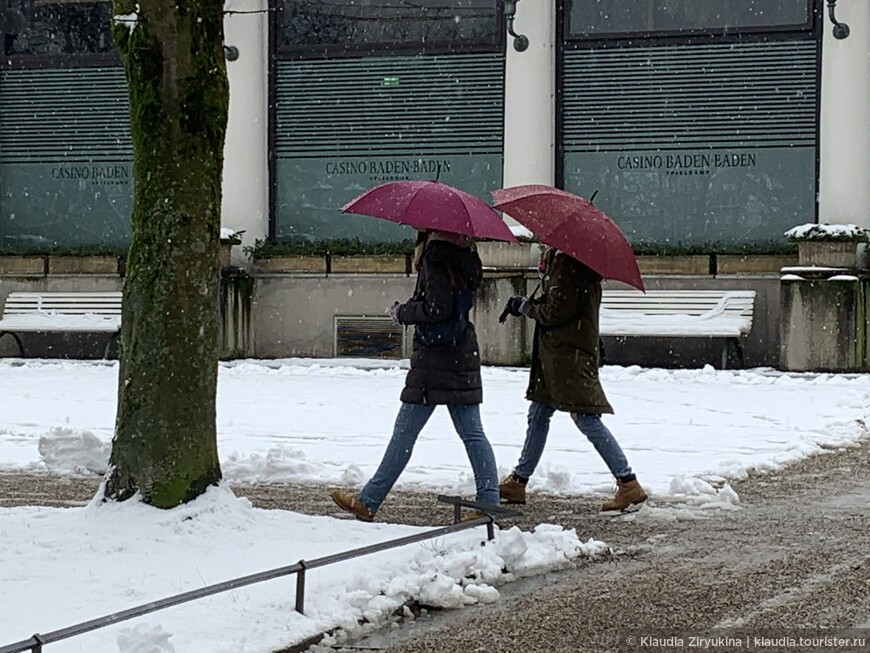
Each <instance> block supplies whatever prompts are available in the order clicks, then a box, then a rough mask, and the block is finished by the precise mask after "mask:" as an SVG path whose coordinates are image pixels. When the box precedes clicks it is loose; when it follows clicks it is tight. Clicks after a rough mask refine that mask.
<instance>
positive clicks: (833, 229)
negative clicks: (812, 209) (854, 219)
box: [785, 223, 870, 243]
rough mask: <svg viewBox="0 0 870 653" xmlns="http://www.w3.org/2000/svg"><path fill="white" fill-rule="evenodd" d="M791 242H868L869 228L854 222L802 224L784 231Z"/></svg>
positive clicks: (869, 236) (869, 238)
mask: <svg viewBox="0 0 870 653" xmlns="http://www.w3.org/2000/svg"><path fill="white" fill-rule="evenodd" d="M785 237H786V238H787V239H788V240H789V241H791V242H806V241H818V242H827V243H866V242H870V230H868V229H865V228H864V227H859V226H858V225H854V224H813V223H809V224H802V225H799V226H797V227H793V228H792V229H789V230H788V231H786V232H785Z"/></svg>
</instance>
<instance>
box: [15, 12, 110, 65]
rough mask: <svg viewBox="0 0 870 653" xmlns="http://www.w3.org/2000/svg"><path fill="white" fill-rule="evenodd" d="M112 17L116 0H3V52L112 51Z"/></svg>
mask: <svg viewBox="0 0 870 653" xmlns="http://www.w3.org/2000/svg"><path fill="white" fill-rule="evenodd" d="M111 17H112V3H111V2H110V1H108V0H104V1H100V2H73V1H71V0H3V4H2V6H0V30H2V32H3V53H4V55H5V56H17V55H39V56H64V55H92V54H102V53H106V52H110V51H112V49H113V46H112V39H111V37H110V35H109V28H110V24H111V23H110V21H111Z"/></svg>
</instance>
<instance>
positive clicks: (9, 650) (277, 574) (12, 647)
mask: <svg viewBox="0 0 870 653" xmlns="http://www.w3.org/2000/svg"><path fill="white" fill-rule="evenodd" d="M438 500H439V501H442V502H446V503H451V504H453V506H454V523H453V524H451V525H450V526H442V527H441V528H435V529H432V530H428V531H424V532H423V533H417V534H416V535H408V536H406V537H401V538H399V539H396V540H388V541H386V542H380V543H378V544H370V545H369V546H364V547H360V548H358V549H351V550H350V551H344V552H342V553H334V554H333V555H328V556H324V557H322V558H315V559H313V560H300V561H299V562H297V563H295V564H292V565H287V566H285V567H278V568H277V569H270V570H269V571H261V572H259V573H256V574H250V575H248V576H242V577H240V578H234V579H232V580H227V581H224V582H222V583H216V584H214V585H206V586H205V587H201V588H199V589H196V590H191V591H190V592H183V593H181V594H176V595H174V596H169V597H167V598H165V599H159V600H157V601H152V602H151V603H145V604H143V605H139V606H136V607H135V608H129V609H127V610H122V611H121V612H115V613H113V614H110V615H106V616H105V617H98V618H97V619H91V620H90V621H85V622H82V623H79V624H76V625H74V626H69V627H67V628H61V629H60V630H53V631H51V632H48V633H36V634H35V635H33V636H31V637H29V638H28V639H25V640H22V641H20V642H15V643H14V644H7V645H6V646H0V653H26V652H27V651H31V652H32V653H42V649H43V647H44V646H45V645H46V644H53V643H55V642H59V641H61V640H64V639H69V638H70V637H75V636H77V635H83V634H85V633H88V632H91V631H93V630H98V629H100V628H105V627H106V626H111V625H112V624H116V623H119V622H121V621H127V620H128V619H134V618H136V617H141V616H142V615H145V614H148V613H150V612H156V611H158V610H163V609H165V608H170V607H172V606H175V605H179V604H181V603H187V602H189V601H195V600H197V599H201V598H205V597H206V596H211V595H213V594H220V593H221V592H228V591H229V590H233V589H236V588H239V587H245V586H246V585H253V584H254V583H262V582H264V581H267V580H273V579H275V578H281V577H283V576H290V575H292V574H296V606H295V609H296V612H298V613H299V614H304V609H305V573H306V572H307V571H308V570H309V569H317V568H318V567H325V566H326V565H331V564H333V563H336V562H344V561H345V560H351V559H353V558H359V557H361V556H364V555H368V554H370V553H378V552H380V551H386V550H388V549H395V548H397V547H400V546H405V545H406V544H414V543H415V542H422V541H424V540H429V539H433V538H436V537H441V536H443V535H449V534H451V533H456V532H458V531H462V530H466V529H468V528H474V527H475V526H480V525H483V524H486V535H487V539H489V540H492V539H493V538H494V537H495V529H494V527H493V523H494V520H493V517H492V515H496V516H498V517H502V518H507V517H518V516H520V515H521V514H522V513H520V512H517V511H516V510H509V509H506V508H496V507H493V506H489V505H484V504H479V503H477V502H474V501H465V500H464V499H460V498H459V497H448V496H439V497H438ZM461 507H466V508H474V509H476V510H479V511H481V512H486V513H487V514H486V515H484V516H481V517H478V518H477V519H472V520H469V521H466V522H461V523H458V522H459V515H460V508H461Z"/></svg>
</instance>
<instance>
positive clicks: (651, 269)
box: [637, 255, 710, 276]
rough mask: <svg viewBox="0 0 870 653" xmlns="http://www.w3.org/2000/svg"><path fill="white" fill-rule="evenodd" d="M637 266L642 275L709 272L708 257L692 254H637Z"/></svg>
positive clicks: (699, 273)
mask: <svg viewBox="0 0 870 653" xmlns="http://www.w3.org/2000/svg"><path fill="white" fill-rule="evenodd" d="M637 266H638V267H639V268H640V273H641V274H642V275H647V274H651V275H655V274H660V275H668V274H675V275H677V274H680V275H682V274H690V275H694V276H707V275H709V274H710V257H709V256H707V255H694V256H638V257H637Z"/></svg>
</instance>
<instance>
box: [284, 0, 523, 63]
mask: <svg viewBox="0 0 870 653" xmlns="http://www.w3.org/2000/svg"><path fill="white" fill-rule="evenodd" d="M269 9H270V12H271V14H272V20H271V21H270V22H271V31H272V43H273V44H274V45H273V52H274V53H275V56H276V57H277V58H278V59H281V60H316V59H357V58H364V57H389V56H413V55H437V54H474V53H483V52H496V53H498V52H504V51H505V44H506V43H507V37H506V33H507V24H506V22H505V18H504V12H503V11H502V10H501V0H495V12H496V15H495V21H494V25H493V27H494V30H495V32H494V33H493V36H492V39H491V40H490V41H489V42H483V41H480V42H465V43H462V44H461V45H456V44H455V43H449V42H444V41H440V42H433V43H427V44H419V43H388V42H382V43H359V44H357V43H351V44H347V43H341V44H324V45H316V46H312V45H284V44H282V42H281V30H282V25H283V20H282V16H283V13H284V2H283V0H269Z"/></svg>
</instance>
